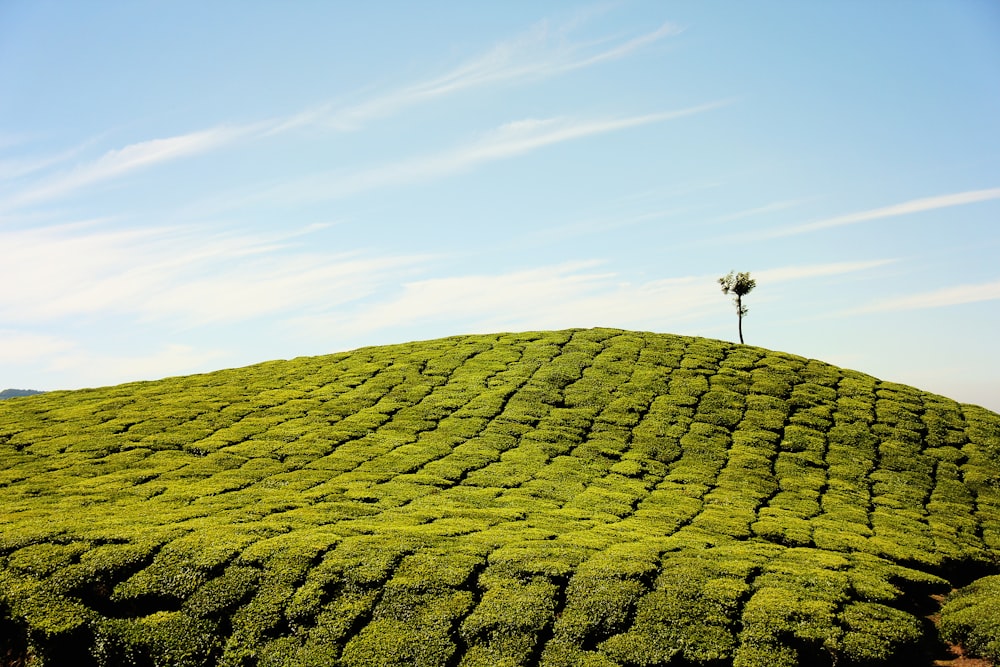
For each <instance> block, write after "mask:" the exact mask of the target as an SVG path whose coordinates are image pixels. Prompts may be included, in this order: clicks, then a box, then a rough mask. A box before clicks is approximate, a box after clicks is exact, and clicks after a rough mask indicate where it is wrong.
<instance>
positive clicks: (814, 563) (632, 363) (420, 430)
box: [0, 329, 1000, 667]
mask: <svg viewBox="0 0 1000 667" xmlns="http://www.w3.org/2000/svg"><path fill="white" fill-rule="evenodd" d="M914 362H915V363H919V360H915V361H914ZM998 574H1000V415H997V414H995V413H992V412H989V411H987V410H985V409H982V408H979V407H975V406H971V405H962V404H959V403H956V402H954V401H951V400H948V399H946V398H943V397H940V396H936V395H932V394H929V393H925V392H922V391H919V390H917V389H913V388H911V387H906V386H902V385H898V384H893V383H890V382H883V381H880V380H878V379H876V378H873V377H870V376H868V375H864V374H862V373H859V372H855V371H850V370H846V369H842V368H838V367H835V366H831V365H828V364H825V363H821V362H818V361H814V360H807V359H804V358H801V357H796V356H793V355H789V354H783V353H779V352H772V351H769V350H765V349H762V348H757V347H750V346H743V345H734V344H730V343H724V342H721V341H715V340H708V339H703V338H690V337H682V336H672V335H664V334H652V333H636V332H626V331H618V330H609V329H591V330H572V331H553V332H539V333H526V334H498V335H480V336H461V337H454V338H448V339H443V340H435V341H427V342H419V343H410V344H405V345H394V346H385V347H373V348H365V349H361V350H357V351H353V352H349V353H343V354H335V355H329V356H323V357H311V358H302V359H294V360H291V361H273V362H268V363H264V364H259V365H256V366H251V367H248V368H241V369H234V370H226V371H220V372H216V373H210V374H205V375H195V376H189V377H182V378H172V379H167V380H162V381H158V382H144V383H134V384H128V385H121V386H116V387H108V388H102V389H93V390H81V391H72V392H51V393H46V394H41V395H37V396H32V397H27V398H13V399H9V400H5V401H3V402H0V661H2V662H0V664H3V665H8V666H13V665H74V666H75V665H84V666H86V665H100V666H105V665H107V666H118V665H136V666H144V665H157V666H161V665H162V666H168V665H169V666H185V667H186V666H195V665H226V666H237V665H246V666H251V665H259V666H262V667H263V666H265V665H268V666H270V665H287V666H293V665H294V666H300V665H303V666H304V665H316V666H319V665H343V666H351V667H355V666H356V667H360V666H362V665H364V666H368V665H426V666H430V665H440V666H445V667H471V666H473V665H476V666H482V667H496V666H515V665H536V664H539V665H546V666H551V667H556V666H569V665H581V666H587V667H610V666H613V665H621V666H629V667H638V666H648V665H678V666H685V667H686V666H690V665H706V666H720V667H721V666H723V665H736V666H737V667H782V666H792V665H808V666H814V665H816V666H831V667H832V666H833V665H836V666H837V667H844V666H845V665H846V666H851V665H858V666H861V665H865V666H874V665H914V664H917V665H919V664H930V656H932V655H934V654H935V653H936V652H937V651H938V650H939V649H940V647H941V642H942V640H943V639H946V640H948V641H951V642H955V643H959V642H961V643H962V644H964V646H965V648H966V650H967V651H969V652H971V653H973V654H979V655H982V656H986V657H990V658H991V659H993V660H994V661H996V660H1000V576H997V575H998ZM942 596H945V597H944V605H943V608H941V609H939V608H938V604H939V602H938V601H939V600H941V599H942ZM932 613H940V620H939V622H938V624H937V625H935V624H934V623H932V622H931V621H930V620H928V619H927V618H926V617H927V616H929V615H930V614H932ZM942 638H943V639H942Z"/></svg>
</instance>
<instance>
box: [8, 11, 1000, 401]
mask: <svg viewBox="0 0 1000 667" xmlns="http://www.w3.org/2000/svg"><path fill="white" fill-rule="evenodd" d="M997 119H1000V5H997V4H996V3H994V2H990V1H988V0H983V1H980V2H977V1H972V0H965V1H963V0H956V1H952V2H945V1H944V0H940V1H930V0H926V1H925V0H920V1H917V2H912V1H906V2H903V1H899V2H892V1H889V0H884V1H880V2H860V1H857V2H853V1H848V2H837V3H818V2H812V3H807V2H791V1H789V2H766V1H765V2H755V3H743V2H726V3H724V2H716V3H696V2H662V1H657V2H628V1H626V2H607V3H593V4H587V3H569V2H566V3H563V2H550V3H529V2H513V3H458V2H449V3H444V2H426V3H423V2H422V3H403V2H396V3H388V2H386V3H326V2H299V3H277V2H224V1H218V2H211V3H204V2H186V1H178V2H173V1H171V2H143V1H136V2H127V3H126V2H95V3H71V2H46V1H44V0H42V1H35V0H32V1H30V2H29V1H27V0H6V1H5V2H0V248H2V249H3V257H4V261H3V263H2V264H0V272H2V276H3V280H2V286H0V388H2V387H18V388H37V389H58V388H78V387H85V386H98V385H107V384H115V383H119V382H124V381H130V380H140V379H155V378H160V377H164V376H169V375H179V374H188V373H194V372H202V371H209V370H214V369H219V368H227V367H233V366H240V365H245V364H250V363H254V362H258V361H264V360H268V359H276V358H291V357H295V356H301V355H314V354H323V353H328V352H334V351H340V350H347V349H352V348H355V347H360V346H365V345H375V344H384V343H393V342H403V341H409V340H419V339H426V338H433V337H438V336H446V335H452V334H460V333H472V332H493V331H501V330H503V331H510V330H529V329H549V328H564V327H590V326H611V327H620V328H628V329H640V330H651V331H662V332H671V333H680V334H688V335H699V336H709V337H713V338H722V339H726V340H734V339H736V337H737V331H736V314H735V309H734V307H733V305H732V304H731V303H730V302H729V299H728V298H727V297H726V296H724V295H723V294H722V293H721V291H720V290H719V286H718V284H717V283H716V280H717V278H718V277H720V276H722V275H724V274H725V273H727V272H728V271H730V270H737V271H750V272H751V273H752V274H753V276H754V277H755V278H756V279H757V288H756V290H755V291H754V292H753V293H752V294H751V295H749V296H748V297H747V300H746V304H747V305H748V306H749V308H750V313H749V315H748V317H747V318H746V320H745V321H744V333H745V336H746V340H747V342H748V343H751V344H755V345H761V346H764V347H768V348H771V349H777V350H784V351H788V352H792V353H796V354H800V355H803V356H807V357H813V358H818V359H822V360H824V361H829V362H831V363H836V364H839V365H844V366H847V367H850V368H855V369H858V370H861V371H864V372H868V373H871V374H873V375H876V376H878V377H880V378H883V379H886V380H893V381H897V382H903V383H907V384H912V385H915V386H917V387H920V388H922V389H927V390H929V391H934V392H936V393H941V394H945V395H947V396H951V397H953V398H956V399H958V400H962V401H966V402H973V403H978V404H980V405H985V406H987V407H990V408H991V409H994V410H1000V354H998V353H997V347H996V346H997V338H998V335H997V332H998V331H1000V122H998V120H997Z"/></svg>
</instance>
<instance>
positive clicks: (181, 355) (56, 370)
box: [47, 343, 225, 385]
mask: <svg viewBox="0 0 1000 667" xmlns="http://www.w3.org/2000/svg"><path fill="white" fill-rule="evenodd" d="M223 357H225V352H224V351H222V350H197V349H195V348H193V347H191V346H189V345H181V344H178V343H168V344H165V345H163V346H161V347H160V348H159V349H157V350H155V351H153V352H149V353H146V354H128V355H120V354H114V355H112V354H101V353H97V352H94V351H90V350H86V349H82V348H81V349H75V350H72V351H69V352H65V353H62V354H57V355H54V356H53V358H52V360H51V361H50V362H49V364H48V369H47V370H48V372H49V373H51V374H52V375H55V376H58V375H73V376H77V377H88V378H95V379H96V384H101V385H106V384H116V383H119V382H127V381H134V380H138V379H158V378H162V377H165V376H168V375H180V374H182V373H194V372H197V371H199V370H204V368H205V365H206V364H208V363H210V362H212V361H214V360H216V359H220V358H223Z"/></svg>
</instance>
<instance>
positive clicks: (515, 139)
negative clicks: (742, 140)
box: [243, 102, 728, 203]
mask: <svg viewBox="0 0 1000 667" xmlns="http://www.w3.org/2000/svg"><path fill="white" fill-rule="evenodd" d="M727 104H728V102H712V103H709V104H703V105H699V106H695V107H689V108H686V109H680V110H676V111H666V112H660V113H652V114H644V115H639V116H626V117H622V118H610V119H591V120H584V119H572V118H546V119H525V120H520V121H515V122H511V123H507V124H505V125H502V126H500V127H498V128H496V129H495V130H493V131H492V132H489V133H487V134H486V135H485V136H483V137H482V138H480V139H478V140H476V141H472V142H470V143H469V144H467V145H464V146H459V147H458V148H455V149H452V150H450V151H446V152H443V153H437V154H433V155H424V156H420V157H417V158H413V159H409V160H402V161H399V162H395V163H391V164H386V165H382V166H380V167H376V168H374V169H368V170H365V171H360V172H356V173H354V174H343V173H327V174H323V175H320V176H313V177H310V178H308V179H303V180H301V181H299V182H296V183H291V184H286V185H281V186H278V187H276V188H271V189H270V190H266V191H264V192H261V193H259V194H258V195H257V196H256V198H257V199H258V200H272V199H276V198H277V199H288V200H289V201H296V202H302V201H304V200H310V199H312V200H324V199H337V198H340V197H346V196H349V195H354V194H358V193H361V192H365V191H369V190H374V189H378V188H382V187H387V186H394V185H404V184H410V183H417V182H424V181H429V180H433V179H435V178H440V177H442V176H445V175H448V174H452V173H455V172H460V171H463V170H466V169H471V168H472V167H474V166H476V165H479V164H483V163H487V162H493V161H496V160H503V159H507V158H511V157H515V156H518V155H523V154H525V153H529V152H531V151H535V150H538V149H541V148H544V147H546V146H551V145H554V144H558V143H562V142H565V141H572V140H574V139H582V138H586V137H589V136H595V135H600V134H606V133H609V132H616V131H619V130H624V129H628V128H632V127H639V126H642V125H649V124H652V123H660V122H664V121H668V120H673V119H676V118H682V117H684V116H691V115H695V114H699V113H704V112H706V111H711V110H713V109H718V108H720V107H723V106H726V105H727ZM243 203H246V200H245V199H243Z"/></svg>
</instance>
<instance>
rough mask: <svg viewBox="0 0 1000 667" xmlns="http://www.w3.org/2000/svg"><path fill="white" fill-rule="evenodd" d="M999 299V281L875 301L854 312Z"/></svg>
mask: <svg viewBox="0 0 1000 667" xmlns="http://www.w3.org/2000/svg"><path fill="white" fill-rule="evenodd" d="M998 299H1000V280H998V281H994V282H990V283H978V284H973V285H957V286H955V287H945V288H942V289H937V290H931V291H928V292H919V293H917V294H910V295H908V296H903V297H897V298H894V299H885V300H882V301H877V302H875V303H872V304H870V305H868V306H865V307H863V308H861V309H860V310H858V311H856V312H859V313H876V312H878V313H881V312H891V311H900V310H919V309H924V308H944V307H947V306H958V305H961V304H965V303H977V302H980V301H995V300H998Z"/></svg>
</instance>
